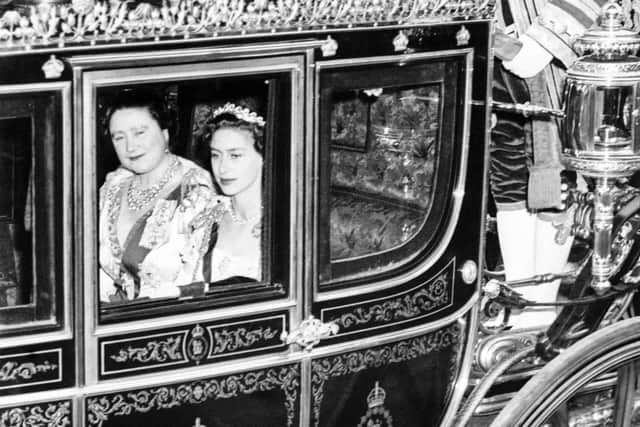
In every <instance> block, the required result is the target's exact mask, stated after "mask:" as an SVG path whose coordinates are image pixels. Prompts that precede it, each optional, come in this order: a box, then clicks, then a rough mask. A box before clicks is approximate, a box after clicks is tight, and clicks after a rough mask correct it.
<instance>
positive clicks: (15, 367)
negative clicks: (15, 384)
mask: <svg viewBox="0 0 640 427" xmlns="http://www.w3.org/2000/svg"><path fill="white" fill-rule="evenodd" d="M56 369H58V365H56V364H55V363H50V362H49V361H48V360H45V361H44V362H43V363H41V364H36V363H32V362H27V363H17V362H11V361H9V362H6V363H4V364H3V365H2V367H0V381H15V380H18V379H23V380H29V379H31V378H33V377H34V376H36V375H37V374H39V373H43V372H49V371H54V370H56Z"/></svg>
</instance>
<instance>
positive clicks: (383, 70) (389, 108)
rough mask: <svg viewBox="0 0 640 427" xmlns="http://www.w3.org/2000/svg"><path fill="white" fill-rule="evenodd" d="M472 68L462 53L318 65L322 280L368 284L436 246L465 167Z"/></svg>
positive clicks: (337, 284) (328, 284) (338, 284)
mask: <svg viewBox="0 0 640 427" xmlns="http://www.w3.org/2000/svg"><path fill="white" fill-rule="evenodd" d="M420 56H423V57H422V58H420ZM465 70H466V58H465V56H464V55H451V56H449V57H430V55H429V54H424V55H421V54H416V56H414V57H413V58H412V60H411V61H409V62H408V63H405V62H402V63H401V65H398V63H395V62H392V61H390V62H381V63H375V62H373V63H371V62H369V61H367V60H363V63H362V64H352V63H349V64H346V63H345V64H344V65H342V64H340V63H338V62H336V63H335V64H332V65H330V66H327V68H326V69H321V71H320V75H319V80H320V102H319V118H320V123H319V132H320V135H319V137H320V147H319V148H320V153H319V166H320V170H319V185H318V191H319V193H318V198H319V205H318V233H319V238H318V245H319V246H318V262H319V266H318V267H319V269H318V271H319V279H320V283H321V285H322V286H325V285H326V288H329V287H334V288H335V287H342V286H351V285H358V284H362V283H364V282H363V281H364V280H365V278H367V280H370V278H371V277H372V276H373V275H379V274H386V272H388V271H390V270H391V269H394V268H398V267H400V266H401V265H407V264H409V263H411V262H413V260H414V259H415V258H416V257H418V256H420V254H426V253H428V252H425V251H428V250H429V249H428V248H429V247H431V245H433V244H435V242H436V239H435V237H436V236H437V234H438V233H440V232H441V228H442V226H443V225H444V224H447V222H446V217H447V215H448V213H447V211H448V209H449V207H450V206H451V203H450V202H451V196H452V192H453V186H454V185H455V174H456V171H457V170H458V168H459V165H458V163H459V159H460V157H459V156H460V152H459V151H458V147H460V141H458V139H459V138H461V136H462V134H461V129H462V120H463V117H464V110H463V103H462V102H460V100H462V99H464V97H465V96H466V95H465V93H466V85H465V79H464V75H465V72H466V71H465Z"/></svg>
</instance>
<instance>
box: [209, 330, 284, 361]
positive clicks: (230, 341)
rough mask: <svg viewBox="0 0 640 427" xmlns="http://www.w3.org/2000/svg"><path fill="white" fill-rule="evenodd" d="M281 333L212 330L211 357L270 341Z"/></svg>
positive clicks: (276, 331) (274, 331) (272, 331)
mask: <svg viewBox="0 0 640 427" xmlns="http://www.w3.org/2000/svg"><path fill="white" fill-rule="evenodd" d="M280 332H281V331H278V330H276V329H273V328H269V327H267V328H262V327H259V328H255V329H247V328H238V329H235V330H227V329H220V330H213V329H212V330H211V334H212V336H213V345H212V346H211V352H210V353H209V357H213V356H216V355H218V354H224V353H228V352H235V351H238V350H241V349H244V348H248V347H252V346H253V345H254V344H255V343H257V342H259V341H262V340H269V339H272V338H273V337H275V336H277V335H278V334H279V333H280Z"/></svg>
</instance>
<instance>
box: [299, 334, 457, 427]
mask: <svg viewBox="0 0 640 427" xmlns="http://www.w3.org/2000/svg"><path fill="white" fill-rule="evenodd" d="M463 333H464V332H463V331H462V328H461V326H460V325H459V324H457V323H455V324H453V325H451V326H448V327H446V328H443V329H440V330H438V331H435V332H433V333H430V334H427V335H423V336H420V337H416V338H411V339H408V340H403V341H400V342H397V343H393V344H389V345H384V346H381V347H376V348H369V349H366V350H362V351H355V352H351V353H344V354H340V355H337V356H332V357H326V358H322V359H318V360H314V361H313V362H312V374H311V395H312V397H313V408H312V413H313V419H314V426H316V427H317V426H318V425H319V423H320V407H321V404H322V400H323V398H324V384H325V382H326V381H328V380H329V379H331V378H333V377H338V376H344V375H349V374H352V373H356V372H361V371H363V370H365V369H368V368H378V367H381V366H384V365H389V364H393V363H401V362H407V361H409V360H413V359H416V358H418V357H421V356H426V355H428V354H430V353H433V352H435V351H439V350H442V349H445V348H449V347H451V346H455V348H456V351H454V352H453V356H452V359H451V360H450V365H455V364H456V361H457V358H458V354H457V353H458V351H457V349H458V347H459V344H460V342H461V341H462V334H463ZM452 371H455V366H453V367H452V366H450V375H451V372H452ZM451 384H452V383H451Z"/></svg>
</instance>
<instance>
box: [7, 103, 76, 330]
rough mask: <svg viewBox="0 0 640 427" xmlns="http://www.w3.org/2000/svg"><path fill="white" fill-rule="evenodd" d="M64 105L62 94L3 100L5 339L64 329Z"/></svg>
mask: <svg viewBox="0 0 640 427" xmlns="http://www.w3.org/2000/svg"><path fill="white" fill-rule="evenodd" d="M62 100H63V96H62V94H61V92H29V91H27V92H26V93H11V94H6V95H1V96H0V182H1V183H2V185H1V186H0V333H7V334H14V333H15V334H17V333H21V332H22V331H23V330H26V328H31V329H30V330H33V331H36V329H35V328H58V327H60V326H61V325H60V324H58V323H57V321H58V320H59V319H58V316H57V314H59V313H61V310H62V308H63V305H64V298H63V294H62V289H63V283H64V280H66V278H65V272H64V265H65V262H64V261H63V260H62V259H61V258H60V256H61V254H63V253H64V252H65V250H64V249H63V246H64V245H65V243H64V242H65V241H67V240H66V237H65V230H64V222H63V220H62V218H63V215H62V207H63V205H64V204H65V203H66V202H65V197H66V194H67V193H66V191H65V190H64V189H65V184H64V183H63V174H62V167H63V163H62V162H63V159H64V157H65V155H66V154H65V152H64V149H63V148H64V145H63V143H62V141H63V138H62V133H63V132H62V128H63V123H62V120H63V118H62V114H61V110H62ZM67 233H68V232H67Z"/></svg>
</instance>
